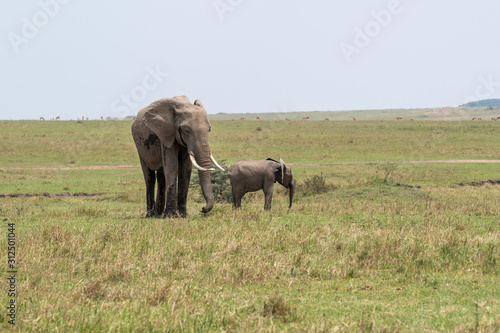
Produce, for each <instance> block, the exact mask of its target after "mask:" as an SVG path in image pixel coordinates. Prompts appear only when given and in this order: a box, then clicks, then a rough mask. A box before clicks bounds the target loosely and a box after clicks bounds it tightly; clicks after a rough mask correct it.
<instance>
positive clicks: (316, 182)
mask: <svg viewBox="0 0 500 333" xmlns="http://www.w3.org/2000/svg"><path fill="white" fill-rule="evenodd" d="M334 188H335V186H333V185H331V184H327V183H326V181H325V177H323V174H321V175H319V176H318V175H314V176H312V177H310V178H307V179H306V180H305V181H304V183H303V184H299V186H298V187H297V192H300V193H302V194H303V195H306V196H307V195H315V194H321V193H326V192H329V191H331V190H333V189H334Z"/></svg>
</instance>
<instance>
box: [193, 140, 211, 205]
mask: <svg viewBox="0 0 500 333" xmlns="http://www.w3.org/2000/svg"><path fill="white" fill-rule="evenodd" d="M194 148H195V149H194V151H190V152H189V154H190V155H191V156H193V157H194V158H192V163H193V165H197V166H199V168H197V169H198V177H199V178H200V186H201V191H202V193H203V197H204V198H205V201H206V205H205V207H203V208H202V210H201V211H202V212H203V213H208V212H209V211H211V210H212V208H213V207H214V201H215V199H214V191H213V189H212V180H211V178H210V171H213V170H214V169H213V168H211V167H210V160H211V158H210V156H211V154H210V148H209V147H208V144H207V145H202V146H201V147H194ZM193 159H194V160H195V161H193Z"/></svg>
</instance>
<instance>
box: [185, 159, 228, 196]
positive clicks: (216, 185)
mask: <svg viewBox="0 0 500 333" xmlns="http://www.w3.org/2000/svg"><path fill="white" fill-rule="evenodd" d="M225 162H226V160H221V161H220V162H219V164H220V165H221V166H222V167H223V168H224V170H225V171H221V170H219V169H215V171H212V172H210V178H211V180H212V190H213V191H214V197H215V202H231V201H232V191H231V183H230V182H229V176H228V175H227V171H228V169H229V165H228V164H226V163H225ZM193 170H194V169H193ZM190 187H191V190H193V191H194V192H195V200H196V201H200V202H201V201H203V200H204V199H203V193H202V191H201V186H200V178H199V177H198V172H193V173H192V174H191V184H190Z"/></svg>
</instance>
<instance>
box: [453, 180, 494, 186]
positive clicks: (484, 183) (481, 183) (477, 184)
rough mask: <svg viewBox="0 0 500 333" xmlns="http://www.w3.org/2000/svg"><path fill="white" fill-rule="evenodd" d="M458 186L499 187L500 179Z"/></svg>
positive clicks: (459, 184)
mask: <svg viewBox="0 0 500 333" xmlns="http://www.w3.org/2000/svg"><path fill="white" fill-rule="evenodd" d="M457 185H458V186H484V185H500V179H497V180H483V181H480V182H470V183H458V184H457Z"/></svg>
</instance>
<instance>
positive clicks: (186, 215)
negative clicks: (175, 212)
mask: <svg viewBox="0 0 500 333" xmlns="http://www.w3.org/2000/svg"><path fill="white" fill-rule="evenodd" d="M179 214H180V217H181V218H183V219H185V218H187V217H188V214H187V212H185V211H180V212H179Z"/></svg>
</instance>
